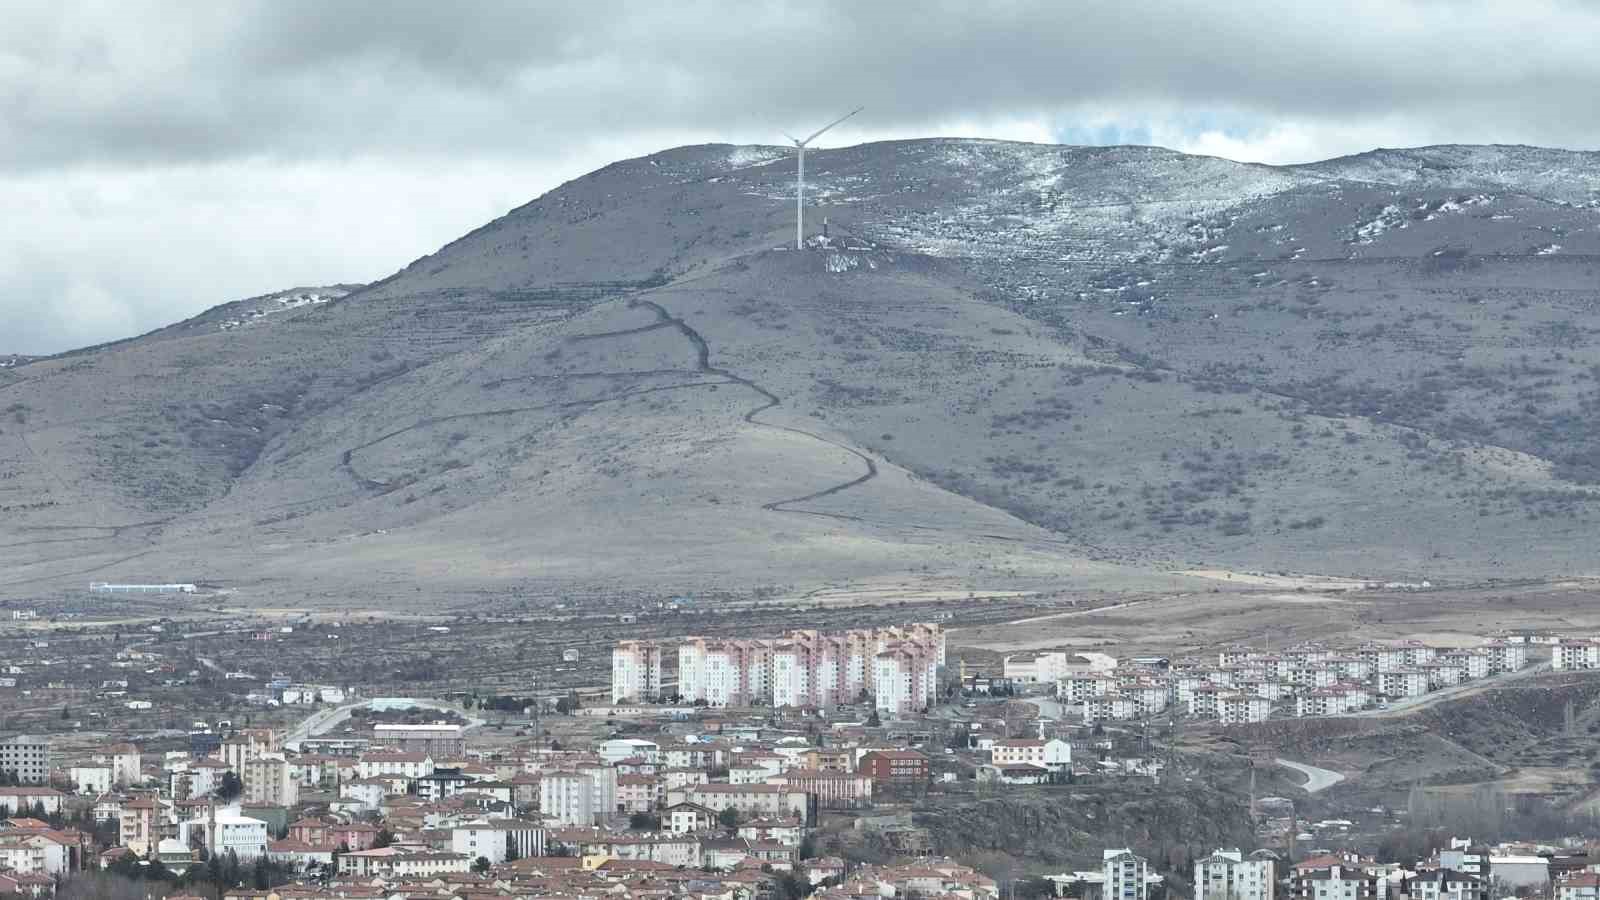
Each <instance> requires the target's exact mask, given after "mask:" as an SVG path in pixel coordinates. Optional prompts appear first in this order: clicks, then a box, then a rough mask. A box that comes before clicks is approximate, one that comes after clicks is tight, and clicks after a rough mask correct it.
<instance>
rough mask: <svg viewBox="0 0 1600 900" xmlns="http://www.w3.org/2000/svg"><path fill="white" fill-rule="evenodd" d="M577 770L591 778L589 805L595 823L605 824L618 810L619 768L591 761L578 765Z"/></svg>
mask: <svg viewBox="0 0 1600 900" xmlns="http://www.w3.org/2000/svg"><path fill="white" fill-rule="evenodd" d="M577 772H578V774H579V775H582V776H584V777H585V778H587V779H589V806H590V808H591V809H592V810H593V811H594V817H595V823H596V824H603V823H604V822H605V820H606V818H607V817H608V816H610V815H611V814H612V813H614V812H616V811H617V770H616V769H615V768H613V767H611V766H609V765H606V764H605V763H591V764H585V765H580V766H578V767H577Z"/></svg>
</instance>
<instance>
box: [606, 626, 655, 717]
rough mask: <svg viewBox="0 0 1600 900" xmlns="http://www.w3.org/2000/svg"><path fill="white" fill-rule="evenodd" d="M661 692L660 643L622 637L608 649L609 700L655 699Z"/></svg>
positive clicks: (615, 701) (636, 700) (617, 701)
mask: <svg viewBox="0 0 1600 900" xmlns="http://www.w3.org/2000/svg"><path fill="white" fill-rule="evenodd" d="M660 694H661V645H660V644H658V643H656V642H655V641H621V642H619V643H618V644H617V646H616V648H615V649H613V650H612V651H611V702H612V703H622V702H625V701H634V702H638V701H647V700H655V699H657V698H658V697H659V696H660Z"/></svg>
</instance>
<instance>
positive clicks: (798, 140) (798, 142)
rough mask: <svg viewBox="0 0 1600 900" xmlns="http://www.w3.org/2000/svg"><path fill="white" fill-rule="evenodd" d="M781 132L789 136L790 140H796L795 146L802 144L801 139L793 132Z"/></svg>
mask: <svg viewBox="0 0 1600 900" xmlns="http://www.w3.org/2000/svg"><path fill="white" fill-rule="evenodd" d="M781 134H782V135H783V136H784V137H786V138H788V139H789V140H791V141H793V142H794V145H795V146H796V147H798V146H800V139H799V138H797V137H795V136H794V135H792V134H790V133H789V132H787V131H784V132H781Z"/></svg>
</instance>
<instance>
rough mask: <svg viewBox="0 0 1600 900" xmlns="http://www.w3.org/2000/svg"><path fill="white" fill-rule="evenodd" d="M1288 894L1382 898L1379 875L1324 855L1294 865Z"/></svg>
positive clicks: (1305, 898) (1312, 899)
mask: <svg viewBox="0 0 1600 900" xmlns="http://www.w3.org/2000/svg"><path fill="white" fill-rule="evenodd" d="M1289 896H1290V898H1292V900H1382V897H1383V896H1384V894H1383V889H1382V886H1381V885H1380V884H1379V879H1378V876H1376V875H1373V874H1371V873H1369V872H1366V871H1363V870H1362V869H1361V868H1359V867H1355V866H1352V865H1350V864H1349V863H1348V862H1347V861H1345V860H1341V859H1339V858H1338V857H1323V858H1320V859H1317V858H1313V859H1308V860H1303V861H1302V862H1300V863H1299V864H1297V865H1296V866H1295V867H1294V873H1293V874H1292V875H1291V877H1290V879H1289ZM1411 896H1413V897H1414V896H1416V895H1415V894H1412V895H1411ZM1435 900H1437V898H1435Z"/></svg>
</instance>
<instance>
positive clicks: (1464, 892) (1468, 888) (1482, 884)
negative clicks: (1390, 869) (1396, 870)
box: [1406, 869, 1489, 900]
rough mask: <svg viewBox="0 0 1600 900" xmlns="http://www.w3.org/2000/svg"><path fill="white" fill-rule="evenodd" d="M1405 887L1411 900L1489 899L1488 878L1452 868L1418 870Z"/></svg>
mask: <svg viewBox="0 0 1600 900" xmlns="http://www.w3.org/2000/svg"><path fill="white" fill-rule="evenodd" d="M1406 887H1407V890H1408V892H1409V895H1410V897H1411V898H1412V900H1489V881H1488V879H1485V878H1480V877H1478V876H1476V875H1468V874H1467V873H1465V872H1457V871H1454V870H1452V869H1439V870H1437V871H1434V872H1419V873H1417V876H1416V877H1415V878H1412V879H1411V880H1410V881H1408V882H1407V884H1406Z"/></svg>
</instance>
